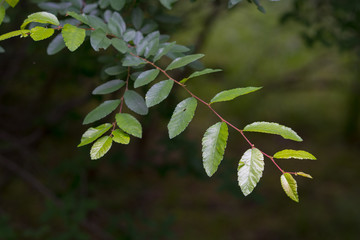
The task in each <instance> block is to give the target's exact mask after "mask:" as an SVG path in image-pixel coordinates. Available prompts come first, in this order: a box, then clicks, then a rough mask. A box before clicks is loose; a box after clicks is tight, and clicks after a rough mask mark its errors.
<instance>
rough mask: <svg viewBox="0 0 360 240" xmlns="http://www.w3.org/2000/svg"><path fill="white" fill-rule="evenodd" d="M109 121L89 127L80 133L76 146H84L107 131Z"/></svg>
mask: <svg viewBox="0 0 360 240" xmlns="http://www.w3.org/2000/svg"><path fill="white" fill-rule="evenodd" d="M111 126H112V125H111V124H110V123H105V124H102V125H100V126H98V127H96V128H92V127H91V128H89V129H88V130H86V132H85V133H84V134H83V135H82V137H81V141H80V144H79V145H78V147H81V146H84V145H86V144H89V143H92V142H93V141H95V140H96V139H98V138H99V137H101V136H102V135H103V134H104V133H105V132H107V131H108V130H109V129H110V128H111Z"/></svg>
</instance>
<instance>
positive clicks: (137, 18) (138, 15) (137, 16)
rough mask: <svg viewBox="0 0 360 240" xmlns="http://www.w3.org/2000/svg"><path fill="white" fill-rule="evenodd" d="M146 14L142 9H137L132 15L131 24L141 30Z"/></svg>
mask: <svg viewBox="0 0 360 240" xmlns="http://www.w3.org/2000/svg"><path fill="white" fill-rule="evenodd" d="M143 20H144V14H143V12H142V11H141V9H140V8H135V9H134V10H133V11H132V13H131V22H132V24H133V25H134V27H135V29H137V30H139V29H140V28H141V26H142V24H143Z"/></svg>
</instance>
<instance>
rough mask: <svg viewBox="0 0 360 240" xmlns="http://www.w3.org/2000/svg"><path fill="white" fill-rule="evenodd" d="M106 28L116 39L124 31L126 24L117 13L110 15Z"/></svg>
mask: <svg viewBox="0 0 360 240" xmlns="http://www.w3.org/2000/svg"><path fill="white" fill-rule="evenodd" d="M108 27H109V30H110V32H111V33H112V34H115V35H116V36H118V37H121V36H122V35H123V34H124V32H125V30H126V24H125V22H124V19H123V18H122V17H121V15H120V14H119V13H118V12H114V13H113V14H112V16H111V18H110V20H109V23H108Z"/></svg>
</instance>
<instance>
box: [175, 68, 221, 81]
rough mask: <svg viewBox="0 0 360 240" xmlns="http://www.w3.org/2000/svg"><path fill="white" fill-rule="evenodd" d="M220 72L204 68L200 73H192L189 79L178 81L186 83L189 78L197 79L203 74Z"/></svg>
mask: <svg viewBox="0 0 360 240" xmlns="http://www.w3.org/2000/svg"><path fill="white" fill-rule="evenodd" d="M220 71H222V70H221V69H211V68H206V69H204V70H201V71H196V72H194V73H192V74H191V75H190V76H189V77H187V78H184V79H183V80H181V81H180V83H186V82H187V81H188V80H189V79H190V78H194V77H199V76H202V75H205V74H209V73H214V72H220Z"/></svg>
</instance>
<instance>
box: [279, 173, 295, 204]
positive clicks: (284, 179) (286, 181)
mask: <svg viewBox="0 0 360 240" xmlns="http://www.w3.org/2000/svg"><path fill="white" fill-rule="evenodd" d="M280 182H281V186H282V188H283V189H284V192H285V193H286V195H287V196H288V197H289V198H291V199H292V200H294V201H295V202H299V196H298V193H297V183H296V181H295V179H294V178H293V177H292V176H291V174H290V173H284V174H282V175H281V177H280Z"/></svg>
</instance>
